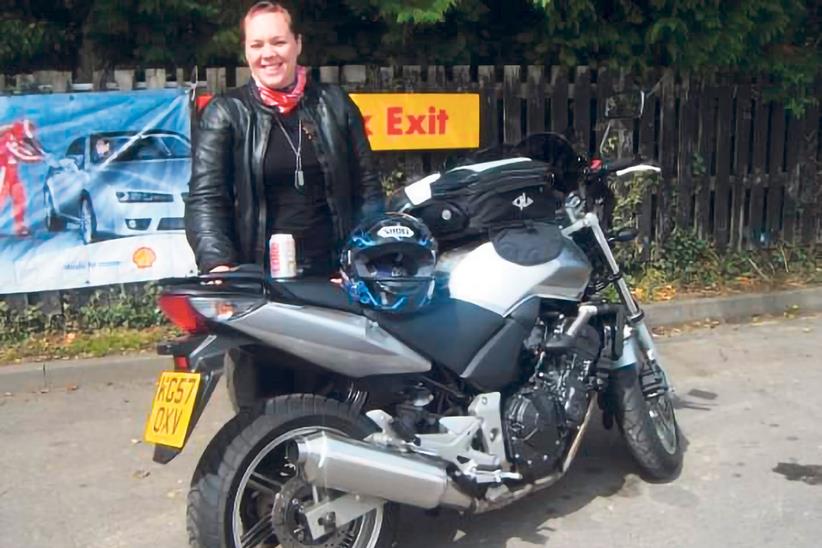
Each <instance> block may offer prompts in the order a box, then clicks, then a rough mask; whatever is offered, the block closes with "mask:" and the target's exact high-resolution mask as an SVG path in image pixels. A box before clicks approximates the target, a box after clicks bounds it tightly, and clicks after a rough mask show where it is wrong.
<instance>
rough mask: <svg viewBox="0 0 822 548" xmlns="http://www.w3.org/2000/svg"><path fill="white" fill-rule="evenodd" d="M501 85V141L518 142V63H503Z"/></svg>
mask: <svg viewBox="0 0 822 548" xmlns="http://www.w3.org/2000/svg"><path fill="white" fill-rule="evenodd" d="M503 70H504V72H503V74H504V82H503V86H502V112H503V123H504V126H503V128H504V131H503V136H502V139H503V142H504V143H510V144H513V143H518V142H519V141H520V140H521V139H522V99H521V98H520V88H521V87H522V82H521V80H520V67H519V65H505V67H504V69H503Z"/></svg>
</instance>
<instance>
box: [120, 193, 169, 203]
mask: <svg viewBox="0 0 822 548" xmlns="http://www.w3.org/2000/svg"><path fill="white" fill-rule="evenodd" d="M115 195H116V196H117V201H119V202H173V201H174V196H173V195H171V194H165V193H162V192H135V191H118V192H116V193H115Z"/></svg>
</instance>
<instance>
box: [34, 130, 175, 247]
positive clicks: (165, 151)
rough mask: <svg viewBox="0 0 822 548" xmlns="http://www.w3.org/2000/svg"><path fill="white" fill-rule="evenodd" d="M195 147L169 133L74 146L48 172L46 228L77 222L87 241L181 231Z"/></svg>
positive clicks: (87, 139) (100, 137)
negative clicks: (192, 149)
mask: <svg viewBox="0 0 822 548" xmlns="http://www.w3.org/2000/svg"><path fill="white" fill-rule="evenodd" d="M190 176H191V143H190V142H189V140H188V138H186V137H185V136H183V135H181V134H179V133H176V132H172V131H165V130H148V131H141V132H135V131H120V132H106V133H95V134H91V135H86V136H83V137H79V138H77V139H75V140H74V141H72V142H71V144H70V145H69V146H68V148H67V149H66V152H65V155H64V157H63V158H62V159H60V160H59V161H58V162H57V163H56V164H55V165H53V167H51V168H50V169H49V172H48V174H47V175H46V179H45V183H44V188H43V200H44V211H45V225H46V227H47V228H48V230H49V231H51V232H56V231H60V230H63V229H65V228H66V224H67V222H74V223H77V224H78V225H79V227H80V233H81V235H82V238H83V242H84V243H85V244H89V243H92V242H94V241H97V240H99V239H103V238H107V237H118V236H135V235H142V234H149V233H161V232H166V231H179V230H183V229H184V226H183V214H184V210H185V205H184V200H185V196H186V193H187V191H188V181H189V178H190Z"/></svg>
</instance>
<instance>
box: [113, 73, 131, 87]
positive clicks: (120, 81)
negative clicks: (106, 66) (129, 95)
mask: <svg viewBox="0 0 822 548" xmlns="http://www.w3.org/2000/svg"><path fill="white" fill-rule="evenodd" d="M114 81H115V82H117V89H119V90H120V91H131V90H132V89H134V71H133V70H121V69H115V71H114Z"/></svg>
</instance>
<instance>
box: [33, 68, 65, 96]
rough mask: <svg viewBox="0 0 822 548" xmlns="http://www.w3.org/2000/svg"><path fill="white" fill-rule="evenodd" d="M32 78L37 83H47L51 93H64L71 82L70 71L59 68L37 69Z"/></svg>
mask: <svg viewBox="0 0 822 548" xmlns="http://www.w3.org/2000/svg"><path fill="white" fill-rule="evenodd" d="M34 79H35V81H36V82H37V84H39V85H47V86H49V87H50V88H51V91H52V92H53V93H65V92H67V91H68V90H69V86H70V83H71V72H64V71H59V70H38V71H36V72H35V73H34Z"/></svg>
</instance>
